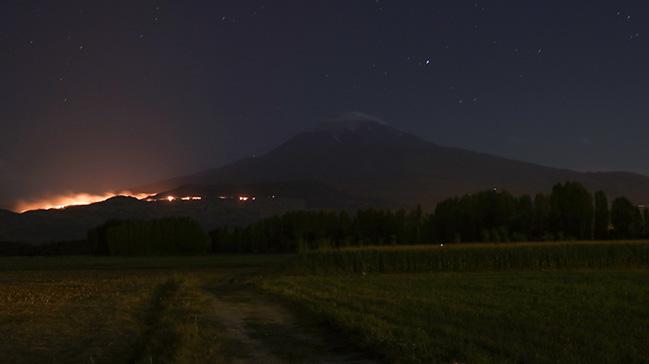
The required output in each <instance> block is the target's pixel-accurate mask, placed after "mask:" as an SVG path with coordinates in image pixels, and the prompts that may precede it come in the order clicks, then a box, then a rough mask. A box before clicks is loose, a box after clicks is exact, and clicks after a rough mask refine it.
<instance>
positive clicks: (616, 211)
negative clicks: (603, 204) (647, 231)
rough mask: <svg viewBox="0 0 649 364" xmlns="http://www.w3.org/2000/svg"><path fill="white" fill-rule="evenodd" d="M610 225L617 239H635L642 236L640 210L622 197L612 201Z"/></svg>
mask: <svg viewBox="0 0 649 364" xmlns="http://www.w3.org/2000/svg"><path fill="white" fill-rule="evenodd" d="M611 224H612V225H613V234H614V236H615V238H617V239H635V238H639V237H641V236H642V230H643V221H642V213H641V212H640V208H639V207H637V206H635V205H634V204H633V203H632V202H631V201H629V200H628V199H626V198H624V197H618V198H616V199H615V200H613V204H612V205H611Z"/></svg>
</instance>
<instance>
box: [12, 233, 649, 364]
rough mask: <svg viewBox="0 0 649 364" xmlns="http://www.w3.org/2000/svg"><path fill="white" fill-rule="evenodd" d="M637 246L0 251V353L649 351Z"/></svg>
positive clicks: (585, 358)
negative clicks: (218, 253) (192, 253)
mask: <svg viewBox="0 0 649 364" xmlns="http://www.w3.org/2000/svg"><path fill="white" fill-rule="evenodd" d="M647 246H648V243H646V242H625V243H596V242H593V243H580V244H567V243H548V244H535V245H532V244H519V245H516V244H515V245H503V244H494V245H488V244H487V245H453V246H447V247H439V246H435V247H430V246H429V247H398V248H372V247H369V248H362V249H348V250H342V251H322V252H311V253H308V254H305V255H300V256H222V257H167V258H107V257H50V258H0V337H1V338H2V339H1V340H0V362H2V363H5V362H7V363H27V362H28V363H32V362H54V363H58V362H80V363H83V362H87V363H114V362H136V363H151V362H153V363H156V362H162V363H195V362H201V363H244V362H251V363H284V362H289V363H303V362H304V363H313V362H354V363H365V362H368V363H369V362H376V358H379V361H381V360H383V361H386V362H400V363H431V362H433V363H435V362H440V363H451V362H462V363H555V362H564V363H566V362H567V363H618V362H625V363H634V362H635V363H648V362H649V344H648V343H649V267H647V266H646V264H645V262H646V260H645V259H647V257H646V256H645V255H644V254H646V251H647ZM440 248H442V249H440ZM539 262H542V263H539Z"/></svg>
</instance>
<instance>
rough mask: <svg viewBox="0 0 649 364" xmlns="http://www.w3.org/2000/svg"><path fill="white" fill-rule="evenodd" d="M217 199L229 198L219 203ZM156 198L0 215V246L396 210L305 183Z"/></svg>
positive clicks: (192, 190)
mask: <svg viewBox="0 0 649 364" xmlns="http://www.w3.org/2000/svg"><path fill="white" fill-rule="evenodd" d="M170 195H172V196H178V197H182V196H204V197H205V198H204V199H202V200H200V201H182V200H176V201H173V202H170V201H166V200H163V199H164V198H166V197H167V196H170ZM219 196H223V197H227V198H226V199H220V198H219ZM239 196H249V197H251V198H252V197H255V200H254V201H252V200H248V201H245V202H243V201H239V200H238V197H239ZM154 197H155V198H159V199H161V201H158V202H146V201H140V200H137V199H135V198H130V197H114V198H112V199H109V200H107V201H104V202H99V203H95V204H92V205H87V206H73V207H68V208H65V209H62V210H56V209H54V210H37V211H29V212H26V213H23V214H16V213H13V212H10V211H6V210H0V244H3V243H2V242H27V243H31V244H44V243H50V242H59V241H71V240H79V239H84V238H85V237H86V232H87V231H88V230H89V229H91V228H93V227H96V226H98V225H101V224H102V223H104V222H106V221H107V220H110V219H155V218H162V217H177V216H188V217H191V218H193V219H195V220H197V221H199V222H200V223H201V224H202V225H203V227H204V228H205V229H208V230H210V229H214V228H215V227H217V226H219V225H222V224H230V225H246V224H249V223H252V222H254V221H257V220H259V219H261V218H264V217H268V216H271V215H276V214H281V213H284V212H288V211H291V210H300V209H310V208H311V209H338V210H340V209H347V210H354V209H358V208H364V207H370V206H374V207H394V205H393V204H390V203H387V202H383V201H379V200H376V199H373V200H371V199H363V198H357V197H354V196H351V195H349V194H346V193H343V192H340V191H337V190H335V189H332V188H330V187H328V186H326V185H323V184H321V183H317V182H309V181H292V182H283V183H273V184H257V185H243V186H235V185H213V186H183V187H181V188H178V189H175V190H170V191H166V192H163V193H160V194H158V195H157V196H154ZM1 248H2V247H0V251H1V250H2V249H1ZM5 250H6V249H5Z"/></svg>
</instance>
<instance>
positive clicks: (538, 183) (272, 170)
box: [146, 115, 649, 207]
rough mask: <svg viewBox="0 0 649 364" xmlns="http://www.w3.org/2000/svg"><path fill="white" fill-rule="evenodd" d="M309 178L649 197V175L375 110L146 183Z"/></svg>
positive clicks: (382, 192)
mask: <svg viewBox="0 0 649 364" xmlns="http://www.w3.org/2000/svg"><path fill="white" fill-rule="evenodd" d="M356 116H358V115H356ZM377 120H378V119H377ZM302 179H308V180H314V181H320V182H323V183H325V184H327V185H330V186H331V187H333V188H337V189H339V190H341V191H344V192H346V193H350V194H352V195H356V196H359V197H364V198H378V199H381V200H386V201H394V202H397V203H401V204H402V205H406V206H411V205H414V204H422V205H424V206H428V207H432V206H434V205H435V204H436V203H437V202H439V201H441V200H443V199H445V198H448V197H452V196H456V195H462V194H466V193H473V192H477V191H480V190H485V189H490V188H500V189H506V190H509V191H510V192H512V193H516V194H522V193H529V194H534V193H539V192H547V191H549V189H550V188H551V187H552V185H554V184H556V183H559V182H564V181H568V180H570V181H577V182H581V183H583V184H584V185H586V186H587V187H588V188H589V189H591V190H604V191H605V192H607V194H608V195H609V196H611V197H616V196H620V195H626V196H628V197H630V198H631V199H633V200H634V201H636V202H637V203H645V204H646V203H647V202H649V177H647V176H644V175H641V174H637V173H632V172H622V171H615V172H578V171H574V170H570V169H565V168H554V167H548V166H543V165H540V164H536V163H531V162H525V161H520V160H515V159H511V158H506V157H500V156H495V155H491V154H487V153H482V152H475V151H470V150H466V149H461V148H456V147H447V146H440V145H437V144H435V143H433V142H429V141H427V140H424V139H422V138H420V137H417V136H415V135H412V134H409V133H406V132H403V131H400V130H398V129H396V128H393V127H391V126H389V125H387V124H386V123H381V122H378V121H376V120H374V119H370V118H368V117H365V118H358V117H356V118H353V119H351V120H340V119H338V120H335V121H334V122H331V121H328V122H326V123H325V127H321V126H319V127H317V128H315V129H312V130H308V131H305V132H302V133H299V134H297V135H295V136H293V137H291V138H289V139H288V140H287V141H286V142H284V143H282V144H280V145H279V146H278V147H276V148H275V149H273V150H271V151H270V152H268V153H266V154H264V155H262V156H259V157H255V158H244V159H241V160H239V161H236V162H234V163H231V164H228V165H225V166H222V167H218V168H213V169H208V170H205V171H201V172H198V173H195V174H190V175H187V176H180V177H176V178H173V179H170V180H164V181H161V182H158V183H154V184H151V185H149V186H147V187H146V188H148V189H149V190H151V189H152V188H153V189H154V190H160V189H161V188H160V187H165V188H163V189H173V188H174V187H177V186H181V185H188V184H192V185H211V184H223V183H226V184H250V183H273V182H274V183H276V182H282V181H286V180H302Z"/></svg>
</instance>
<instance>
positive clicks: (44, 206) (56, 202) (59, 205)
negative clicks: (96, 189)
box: [15, 191, 276, 213]
mask: <svg viewBox="0 0 649 364" xmlns="http://www.w3.org/2000/svg"><path fill="white" fill-rule="evenodd" d="M118 196H125V197H133V198H136V199H138V200H142V201H146V202H159V203H164V202H167V203H171V202H189V201H203V200H205V197H202V196H174V195H168V196H164V197H159V196H158V195H156V194H155V193H133V192H129V191H122V192H107V193H103V194H89V193H74V194H65V195H60V196H55V197H51V198H47V199H41V200H35V201H20V202H19V203H18V204H17V205H16V207H15V211H17V212H20V213H23V212H27V211H33V210H50V209H65V208H67V207H72V206H85V205H90V204H93V203H97V202H102V201H106V200H108V199H111V198H113V197H118ZM217 198H218V199H219V200H232V201H238V202H252V201H255V200H256V199H257V198H256V197H255V196H247V195H243V196H218V197H217ZM271 198H273V199H274V198H276V196H275V195H273V196H272V197H271Z"/></svg>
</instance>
